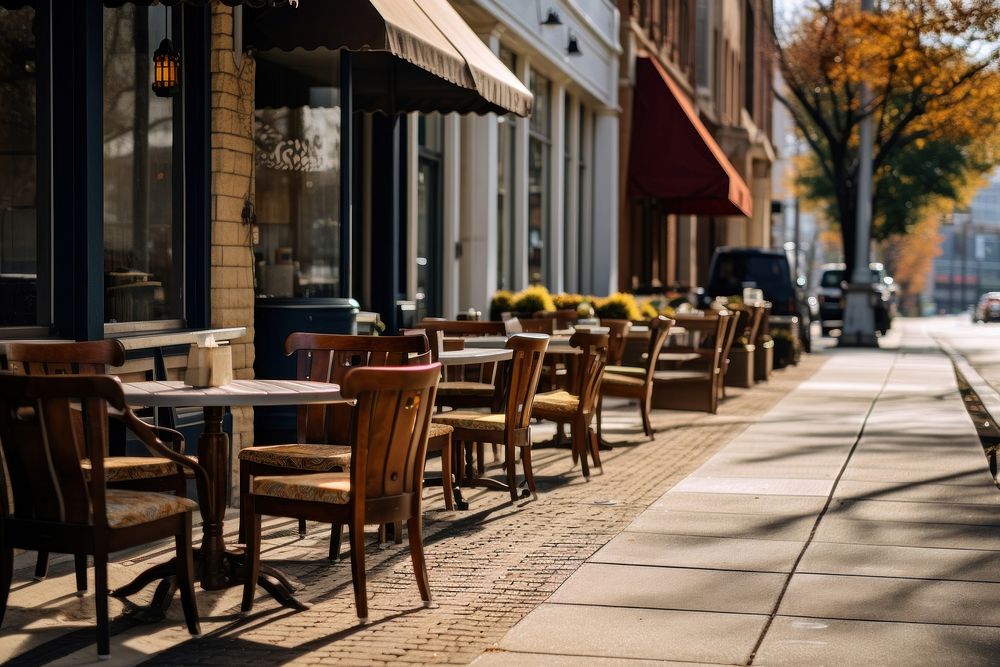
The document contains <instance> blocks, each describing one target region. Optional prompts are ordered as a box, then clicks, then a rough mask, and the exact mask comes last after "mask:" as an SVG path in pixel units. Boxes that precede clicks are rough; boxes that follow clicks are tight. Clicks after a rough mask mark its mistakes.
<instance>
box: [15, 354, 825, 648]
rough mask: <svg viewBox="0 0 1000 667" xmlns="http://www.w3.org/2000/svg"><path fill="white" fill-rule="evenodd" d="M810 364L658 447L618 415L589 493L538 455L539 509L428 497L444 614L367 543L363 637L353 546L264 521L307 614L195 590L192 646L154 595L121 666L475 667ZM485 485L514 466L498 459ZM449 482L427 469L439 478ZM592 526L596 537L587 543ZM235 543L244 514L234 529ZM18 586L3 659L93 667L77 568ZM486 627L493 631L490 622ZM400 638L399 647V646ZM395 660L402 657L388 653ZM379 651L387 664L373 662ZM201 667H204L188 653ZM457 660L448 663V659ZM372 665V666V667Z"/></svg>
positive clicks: (660, 429)
mask: <svg viewBox="0 0 1000 667" xmlns="http://www.w3.org/2000/svg"><path fill="white" fill-rule="evenodd" d="M812 367H813V366H812V365H811V364H804V365H803V366H800V367H798V368H796V369H794V370H792V371H790V372H789V373H788V374H787V375H786V376H784V377H782V376H779V378H780V379H778V380H777V381H774V382H771V383H768V384H767V385H764V386H762V387H760V388H758V389H757V390H755V391H752V392H746V391H741V390H736V391H735V392H734V393H733V395H732V396H731V398H730V399H729V402H728V403H727V414H726V416H725V417H720V416H710V415H707V414H702V413H691V412H683V411H654V412H653V417H652V421H653V427H654V429H655V430H656V431H657V433H658V435H657V436H656V438H655V440H654V441H653V442H646V439H645V438H644V437H643V435H642V430H641V424H640V422H639V420H637V419H636V416H635V408H634V407H633V406H630V405H628V404H627V403H624V402H622V401H618V400H617V399H610V400H608V399H606V405H605V406H604V411H605V415H604V424H603V429H604V434H605V438H606V439H608V440H609V441H611V443H612V444H613V445H614V449H613V450H611V451H609V452H602V459H603V460H602V462H603V464H604V467H603V472H602V473H601V474H596V475H592V477H591V481H590V482H586V481H585V480H584V478H583V477H582V476H581V475H580V469H579V464H577V465H576V466H574V465H573V463H572V460H571V457H570V456H569V455H568V454H569V452H568V451H567V450H565V449H560V448H555V447H541V448H536V451H535V455H534V457H533V461H532V463H533V467H534V470H535V478H536V483H537V487H538V500H537V501H534V500H519V501H518V502H517V503H510V502H507V500H508V498H507V496H506V494H503V493H498V492H496V491H494V490H491V489H485V488H478V487H472V486H470V487H463V492H464V494H465V499H466V501H467V502H468V503H469V505H470V510H468V511H455V512H452V511H448V510H447V509H445V506H444V502H443V499H442V495H441V494H440V492H435V491H434V490H431V489H428V490H426V491H425V492H424V494H423V496H424V499H423V503H424V521H425V525H424V543H425V545H426V547H425V549H426V559H427V567H428V571H429V581H430V588H431V592H432V594H433V596H434V600H435V601H436V602H437V603H438V605H440V606H439V608H437V609H423V608H422V605H421V604H420V596H419V595H418V591H417V586H416V584H415V581H414V578H413V570H412V567H411V566H410V561H409V551H408V549H407V548H406V547H402V548H400V547H396V546H394V545H393V544H392V543H391V542H388V543H386V542H383V543H382V544H381V545H377V544H376V541H377V537H378V531H377V530H376V528H375V527H374V526H369V527H368V531H367V533H366V560H367V571H368V594H369V597H368V601H369V609H370V611H369V615H370V620H371V624H370V625H367V626H360V625H358V623H357V615H356V609H355V605H354V600H353V596H352V594H351V586H350V581H351V573H350V567H349V564H348V562H347V559H346V556H347V549H346V546H345V548H344V549H343V550H342V553H341V555H342V559H341V560H340V561H338V562H336V563H333V564H331V563H330V562H329V561H328V560H327V559H326V558H325V556H326V554H327V550H328V548H329V546H328V545H329V539H330V531H329V529H328V528H327V526H325V525H321V524H313V523H310V524H309V526H308V530H307V531H306V534H305V536H304V537H300V534H299V529H298V525H297V521H296V520H289V519H279V518H269V517H265V518H264V520H263V524H262V550H261V553H262V557H263V558H264V560H265V562H269V563H273V564H275V565H279V566H280V567H281V569H282V571H283V572H284V574H285V575H286V576H288V577H289V578H290V579H291V580H292V582H293V583H294V585H295V586H296V592H295V596H296V598H297V599H299V600H300V601H302V602H303V603H305V604H306V605H307V606H308V607H309V608H308V609H307V610H305V611H300V612H295V613H292V614H289V613H288V612H289V610H287V609H282V607H281V606H280V605H279V604H278V603H276V602H275V601H273V600H266V601H265V599H264V598H260V599H258V600H257V603H256V604H255V606H254V611H253V613H252V614H250V615H247V616H241V615H240V614H239V613H238V610H239V607H240V603H241V589H239V588H229V589H222V590H217V591H205V590H201V589H198V590H197V599H198V605H199V612H200V616H201V624H202V632H203V634H204V635H206V636H205V637H204V638H203V639H200V640H193V641H188V638H187V633H186V631H185V629H184V627H183V624H182V623H181V622H180V618H181V616H180V607H179V604H177V603H175V604H174V605H173V606H171V607H169V608H168V609H167V611H166V614H167V619H166V620H165V621H160V622H157V623H153V624H150V623H148V622H146V623H143V622H141V615H137V614H136V613H135V612H136V611H138V610H139V608H140V606H141V605H145V604H148V603H149V602H150V601H151V598H152V594H153V591H152V587H149V588H147V589H146V590H144V591H142V592H141V593H139V594H137V595H135V596H132V597H131V598H130V599H129V600H119V599H116V598H110V600H109V605H110V606H109V610H110V616H111V618H112V622H111V633H112V652H113V655H114V657H115V659H116V660H123V661H124V662H126V663H135V662H139V661H141V660H142V659H147V658H150V657H154V656H156V657H157V660H161V661H163V662H165V663H183V662H190V661H191V660H192V659H193V656H194V655H195V654H198V655H202V657H203V658H204V656H206V655H213V656H216V658H215V659H216V661H217V662H218V663H224V662H226V661H229V662H233V661H239V662H243V661H247V660H266V659H276V660H280V661H286V660H290V659H294V658H295V657H296V656H304V655H307V654H313V653H316V654H318V655H319V654H321V655H324V656H326V657H329V658H331V659H332V658H337V657H340V658H341V659H346V660H347V661H348V662H351V661H352V660H351V658H352V656H353V661H354V662H359V661H361V656H362V655H364V654H365V652H366V651H368V652H371V651H380V652H382V654H383V655H392V656H396V657H397V658H399V659H404V657H405V659H408V660H415V661H417V662H435V661H442V662H443V661H449V662H455V663H462V662H468V661H469V660H471V659H472V658H474V657H475V656H476V655H478V654H479V653H480V652H481V651H482V650H484V649H485V648H486V647H487V646H488V645H489V644H490V643H491V642H494V641H497V640H498V639H499V638H500V637H501V636H502V635H503V633H504V632H505V631H506V629H508V628H509V627H511V626H512V625H513V624H514V623H515V622H516V621H518V620H519V619H520V618H521V617H522V616H523V615H524V614H525V613H527V612H528V611H530V609H531V608H533V607H534V606H535V605H537V604H539V603H540V602H542V601H544V599H545V598H547V597H548V595H549V594H550V593H551V592H552V591H553V590H555V588H556V587H558V585H559V584H560V583H561V582H562V581H563V580H564V579H565V578H566V577H567V576H569V574H571V573H572V572H573V570H574V569H575V568H576V567H577V566H578V565H579V564H580V563H582V562H583V560H584V559H585V558H586V557H587V556H588V555H589V554H590V553H592V552H593V550H594V549H596V548H597V547H599V546H600V545H601V544H603V543H604V542H606V541H607V540H608V539H610V538H611V537H612V536H614V535H615V534H617V533H618V532H619V531H620V530H621V529H622V528H624V526H625V525H627V523H628V522H629V521H630V520H631V517H632V516H634V515H635V514H636V513H637V512H638V511H639V510H641V509H642V508H643V507H645V506H646V505H648V504H649V503H650V502H652V500H653V499H655V497H657V496H658V495H659V493H660V490H661V489H662V486H663V485H664V484H670V483H671V480H677V479H680V478H682V477H683V476H684V475H685V474H687V472H688V471H690V470H691V469H692V468H693V467H695V466H696V464H697V462H699V461H701V460H703V459H704V458H705V457H707V456H708V455H709V454H710V453H711V452H712V451H714V450H715V449H716V448H717V447H718V446H720V445H721V443H723V442H725V441H726V440H727V439H729V438H731V437H732V436H733V435H735V434H736V433H738V432H739V431H741V430H742V429H743V428H744V427H745V421H746V418H748V417H751V416H752V415H754V414H759V413H761V412H762V411H763V410H765V409H766V408H767V407H768V406H769V405H772V404H773V403H774V402H776V401H777V400H778V399H779V398H780V397H781V396H782V395H784V393H786V392H787V391H788V389H790V388H791V387H792V386H794V384H795V383H797V382H798V380H799V379H801V378H802V377H805V376H807V375H808V374H809V373H810V372H811V369H812ZM554 434H555V428H554V425H550V424H547V423H544V422H542V423H534V424H532V435H533V440H535V441H538V442H541V441H544V440H547V439H548V438H549V437H550V436H552V435H554ZM484 465H485V468H486V470H487V472H490V471H493V470H501V469H502V462H501V461H499V460H497V461H494V460H493V459H492V456H491V453H490V451H489V449H487V451H486V456H485V461H484ZM439 469H440V464H439V461H438V459H436V458H432V459H431V460H430V461H429V464H428V470H427V474H428V476H430V475H433V474H436V473H437V472H438V471H439ZM581 521H585V523H586V529H585V530H583V531H581V530H580V525H581ZM225 526H226V528H225V538H226V541H227V542H232V541H235V540H236V538H237V537H238V510H235V509H230V510H228V512H227V515H226V524H225ZM171 549H172V547H167V546H166V545H164V546H163V547H162V548H154V549H152V550H143V551H130V552H125V553H123V554H119V555H118V557H117V558H116V559H115V560H114V561H113V562H111V563H110V564H109V573H108V578H109V584H110V587H111V588H112V589H114V588H115V587H118V586H120V585H122V584H124V583H126V582H127V581H129V580H130V579H132V578H133V577H134V576H135V575H136V574H138V573H139V572H140V571H142V570H145V569H146V568H147V567H149V566H150V565H153V564H156V563H161V562H164V561H165V560H166V559H168V558H169V556H170V553H171ZM15 561H16V567H15V575H14V586H13V589H12V593H11V596H10V603H9V610H8V613H7V616H6V618H5V621H4V630H5V632H4V635H5V636H4V638H3V639H0V652H7V653H11V654H15V653H16V654H17V655H20V656H22V657H23V658H24V659H25V660H27V661H48V660H55V659H58V658H69V659H72V660H74V661H76V660H83V661H87V660H92V659H93V651H94V648H93V642H94V634H93V622H94V621H93V619H94V613H95V610H94V607H93V597H92V596H91V595H89V594H88V595H85V596H84V597H82V598H78V597H76V596H73V595H72V591H73V590H74V585H73V583H72V582H73V559H72V558H71V557H66V556H57V555H53V556H52V559H51V565H50V575H49V577H48V578H47V579H45V580H43V581H41V582H34V581H32V578H31V575H32V572H33V567H34V558H33V554H28V553H27V552H25V553H22V554H20V555H18V556H17V557H16V559H15ZM484 619H488V622H484ZM387 633H389V634H387ZM390 645H391V646H390ZM376 647H377V648H376ZM192 652H194V653H192ZM446 653H447V655H445V654H446ZM369 655H371V653H369Z"/></svg>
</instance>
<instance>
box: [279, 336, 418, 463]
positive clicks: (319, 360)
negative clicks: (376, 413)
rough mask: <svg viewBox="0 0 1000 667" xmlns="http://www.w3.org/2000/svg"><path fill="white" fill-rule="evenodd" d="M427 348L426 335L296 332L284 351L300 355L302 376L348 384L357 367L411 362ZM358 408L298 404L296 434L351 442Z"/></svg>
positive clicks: (302, 437) (304, 438)
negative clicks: (352, 425) (351, 373)
mask: <svg viewBox="0 0 1000 667" xmlns="http://www.w3.org/2000/svg"><path fill="white" fill-rule="evenodd" d="M428 352H430V348H429V346H428V343H427V337H426V336H413V335H410V336H351V335H342V334H314V333H293V334H290V335H289V336H288V338H287V339H286V340H285V354H286V355H291V354H295V355H296V356H297V360H296V367H297V369H298V371H297V378H298V379H299V380H312V381H314V382H333V383H336V384H343V383H344V379H345V378H346V377H347V374H348V373H349V372H350V371H351V370H352V369H354V368H358V367H364V366H407V365H412V364H414V363H420V362H421V361H422V359H423V358H421V357H419V355H423V354H426V353H428ZM353 414H354V408H353V407H351V406H350V405H347V404H344V403H334V404H331V405H304V406H299V408H298V411H297V419H296V437H297V439H298V441H299V442H308V443H328V444H335V445H346V444H349V442H350V437H351V420H352V418H353Z"/></svg>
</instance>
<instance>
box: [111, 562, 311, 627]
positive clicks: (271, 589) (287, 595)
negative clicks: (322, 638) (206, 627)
mask: <svg viewBox="0 0 1000 667" xmlns="http://www.w3.org/2000/svg"><path fill="white" fill-rule="evenodd" d="M201 555H202V554H201V550H200V549H195V550H194V559H195V581H200V582H201V587H202V588H203V589H204V590H223V589H226V588H234V587H236V586H243V582H245V581H246V567H245V565H244V553H243V549H241V548H231V549H226V550H225V552H223V553H222V554H221V555H222V563H223V572H224V575H223V576H222V577H215V578H214V581H212V582H211V583H212V585H211V586H209V585H208V582H206V581H205V580H204V579H203V577H202V570H203V566H204V562H205V561H204V559H203V558H202V557H201ZM157 580H160V583H159V584H158V585H157V587H156V592H155V593H153V601H152V602H151V603H150V605H149V607H146V608H144V609H142V610H140V611H139V612H137V613H136V614H135V615H134V617H135V618H138V619H140V620H143V621H145V620H149V621H156V620H162V619H163V616H164V613H165V612H166V610H167V607H169V606H170V601H171V600H172V599H173V597H174V593H175V592H176V591H177V563H176V559H174V558H171V559H170V560H169V561H167V562H166V563H160V564H159V565H154V566H153V567H151V568H149V569H147V570H146V571H144V572H142V573H140V574H139V576H137V577H136V578H135V579H133V580H132V581H131V582H129V583H128V584H126V585H124V586H122V587H121V588H117V589H115V590H113V591H111V592H110V594H111V595H112V596H113V597H116V598H125V597H128V596H129V595H134V594H135V593H138V592H139V591H141V590H142V589H143V588H145V587H146V586H148V585H149V584H151V583H153V582H154V581H157ZM257 585H258V586H260V587H261V588H263V589H264V590H266V591H267V592H268V593H270V594H271V595H272V596H273V597H274V599H276V600H277V601H278V602H280V603H281V605H282V606H284V607H289V608H290V609H297V610H299V611H303V610H305V609H308V607H307V606H306V605H304V604H303V603H301V602H299V601H298V600H297V599H295V596H294V595H292V592H293V591H294V590H295V586H294V585H292V582H291V581H289V580H288V578H287V577H286V576H285V575H284V574H282V573H281V572H280V571H279V570H276V569H275V568H273V567H271V566H269V565H264V564H261V566H260V576H259V577H257Z"/></svg>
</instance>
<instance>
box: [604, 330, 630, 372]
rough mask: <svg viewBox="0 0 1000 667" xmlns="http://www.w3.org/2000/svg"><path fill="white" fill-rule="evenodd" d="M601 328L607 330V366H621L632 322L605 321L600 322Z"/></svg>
mask: <svg viewBox="0 0 1000 667" xmlns="http://www.w3.org/2000/svg"><path fill="white" fill-rule="evenodd" d="M601 326H602V327H607V328H608V366H621V365H622V360H623V359H624V358H625V346H626V343H627V342H628V334H629V331H631V330H632V321H631V320H607V319H605V320H601Z"/></svg>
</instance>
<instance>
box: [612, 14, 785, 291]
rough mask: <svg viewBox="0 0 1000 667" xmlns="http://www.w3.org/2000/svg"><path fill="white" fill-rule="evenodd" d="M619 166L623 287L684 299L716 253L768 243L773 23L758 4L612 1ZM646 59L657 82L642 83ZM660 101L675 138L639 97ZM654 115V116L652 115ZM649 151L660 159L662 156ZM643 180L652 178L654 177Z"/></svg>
mask: <svg viewBox="0 0 1000 667" xmlns="http://www.w3.org/2000/svg"><path fill="white" fill-rule="evenodd" d="M618 4H619V9H620V11H621V12H622V16H623V20H622V37H621V41H622V47H623V51H624V53H623V57H622V61H621V67H622V70H621V72H622V73H621V88H620V90H621V94H620V99H621V100H622V109H623V111H622V117H623V122H622V140H621V146H622V149H621V151H622V152H621V155H622V158H621V162H622V164H623V165H627V167H626V168H625V169H624V170H623V174H622V180H621V184H620V190H619V191H620V193H621V197H622V204H621V206H620V218H621V227H620V229H621V234H620V239H621V240H620V249H621V250H620V253H619V267H620V269H619V275H620V278H619V286H620V288H621V289H624V290H639V291H663V290H665V289H676V290H678V291H685V290H687V289H688V288H690V287H692V286H695V285H698V284H700V283H701V282H702V281H703V280H704V279H705V275H706V272H707V269H708V259H709V258H710V257H711V253H712V251H713V250H714V248H716V247H718V246H722V245H752V246H764V247H766V246H768V245H769V244H770V239H771V233H770V226H771V219H770V217H771V206H770V198H771V180H770V168H771V163H772V162H773V161H774V151H773V148H772V144H771V138H770V135H771V118H770V114H771V109H772V102H771V100H772V99H773V95H772V92H771V86H772V81H773V50H774V43H773V29H772V22H773V15H772V7H771V3H770V2H767V1H762V0H752V1H750V0H745V1H738V0H619V3H618ZM646 63H651V64H652V65H653V67H654V68H655V69H656V70H657V72H658V74H659V77H660V79H662V86H661V85H660V83H659V82H656V83H655V84H654V83H653V82H648V81H644V74H643V70H644V69H645V68H648V65H647V64H646ZM659 88H663V89H664V90H666V91H667V92H664V93H662V94H663V95H664V96H665V97H666V99H665V100H664V102H663V104H662V105H661V110H660V116H659V117H663V114H664V113H669V112H670V110H671V109H674V110H675V113H674V114H673V115H672V116H670V117H671V118H672V121H671V125H670V127H671V129H672V131H673V135H672V136H669V137H658V138H657V141H659V142H660V146H659V151H658V153H656V154H653V156H652V157H649V156H646V155H639V156H637V155H636V153H635V151H634V150H633V147H637V148H638V149H639V150H640V151H641V150H642V149H643V148H644V147H646V146H649V145H650V144H651V142H650V137H651V136H654V135H656V134H657V128H656V126H655V119H654V120H649V119H647V118H646V117H645V116H644V114H645V113H646V112H644V111H643V104H641V103H639V104H637V103H636V102H637V100H639V101H641V100H645V99H648V98H649V97H651V96H655V95H657V94H660V93H658V92H657V90H659ZM654 118H655V117H654ZM656 155H659V156H661V157H659V158H657V157H656ZM650 173H656V174H659V178H658V179H657V178H651V177H650V176H649V174H650Z"/></svg>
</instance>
